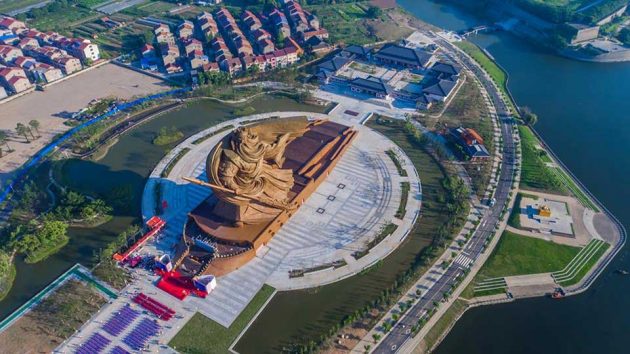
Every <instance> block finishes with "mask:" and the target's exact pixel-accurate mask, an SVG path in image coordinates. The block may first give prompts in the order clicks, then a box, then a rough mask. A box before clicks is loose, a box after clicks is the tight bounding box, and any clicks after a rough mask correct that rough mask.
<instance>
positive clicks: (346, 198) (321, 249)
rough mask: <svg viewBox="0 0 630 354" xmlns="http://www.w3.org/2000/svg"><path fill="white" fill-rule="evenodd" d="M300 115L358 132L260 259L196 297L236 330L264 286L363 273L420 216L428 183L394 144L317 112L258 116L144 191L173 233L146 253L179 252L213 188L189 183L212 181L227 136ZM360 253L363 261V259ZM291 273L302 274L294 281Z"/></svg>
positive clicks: (163, 166) (165, 169)
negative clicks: (208, 168)
mask: <svg viewBox="0 0 630 354" xmlns="http://www.w3.org/2000/svg"><path fill="white" fill-rule="evenodd" d="M296 116H307V117H309V118H312V119H331V120H335V121H337V122H338V123H341V124H345V125H349V126H350V125H354V128H355V129H356V130H358V132H359V134H358V136H357V138H356V139H355V140H354V141H353V142H352V145H351V147H350V148H349V149H348V150H347V151H346V153H345V154H344V155H343V156H342V157H341V159H340V161H339V163H338V164H337V166H336V167H335V168H334V169H333V171H332V172H331V173H330V175H329V176H328V177H327V178H326V180H325V181H324V182H323V183H322V184H321V185H320V186H319V187H318V188H317V190H316V191H315V192H314V193H313V194H311V196H310V197H309V198H308V199H307V200H306V202H305V203H304V204H303V205H302V206H301V207H300V208H299V209H298V211H297V212H296V213H295V214H294V215H293V216H292V217H291V218H290V219H289V221H288V222H286V224H285V225H283V226H282V228H281V229H280V230H279V231H278V233H277V234H276V235H275V236H274V237H273V239H272V240H271V241H270V242H269V243H268V244H267V245H265V246H262V247H261V248H260V249H258V250H257V254H256V257H255V258H254V259H253V260H251V261H250V262H248V263H247V264H246V265H244V266H242V267H241V268H239V269H237V270H235V271H233V272H231V273H229V274H227V275H225V276H222V277H219V279H218V286H217V288H216V289H215V290H214V291H213V292H212V293H211V294H210V295H209V296H208V298H206V299H197V298H191V299H190V300H191V301H194V302H195V306H198V307H199V310H200V311H201V312H203V313H204V314H205V315H207V316H208V317H210V318H212V319H214V320H216V321H217V322H219V323H222V324H228V325H229V323H231V321H232V320H233V319H234V318H235V317H236V316H237V315H238V314H239V313H240V310H242V308H244V307H245V305H247V303H248V302H249V300H250V299H251V297H253V296H254V295H255V294H256V292H257V291H258V290H259V289H260V287H262V285H263V284H264V283H267V284H269V285H271V286H273V287H275V288H276V289H278V290H291V289H304V288H310V287H316V286H320V285H324V284H328V283H332V282H335V281H338V280H340V279H343V278H346V277H349V276H352V275H354V274H356V273H358V272H360V271H362V270H363V269H365V268H366V267H369V266H370V265H372V264H374V263H375V262H377V261H378V260H380V259H382V258H384V257H386V256H387V255H388V254H389V253H391V252H392V251H393V250H394V249H396V247H398V245H399V244H400V243H401V242H402V241H403V240H404V238H405V237H406V236H407V234H408V232H409V230H410V229H411V226H412V225H413V223H414V221H415V219H416V217H417V215H418V212H419V210H420V205H421V184H420V181H419V178H418V174H417V172H416V171H415V169H414V167H413V165H412V163H411V161H410V160H409V158H408V157H407V156H406V155H405V154H404V153H403V152H402V151H401V150H400V149H399V148H398V147H397V146H396V145H395V144H394V143H393V142H392V141H390V140H389V139H387V138H385V137H384V136H382V135H380V134H378V133H377V132H375V131H373V130H372V129H369V128H367V127H364V126H362V125H358V124H353V123H352V122H349V121H344V120H338V119H332V117H330V116H327V115H324V114H317V113H310V112H274V113H268V114H260V115H253V116H248V117H244V118H240V119H237V120H232V121H229V122H225V123H223V124H220V125H217V126H215V127H212V128H209V129H207V130H205V131H202V132H200V133H198V134H196V135H194V136H192V137H190V138H188V139H187V140H186V141H184V142H182V143H181V144H179V145H178V146H177V147H176V148H174V149H173V150H172V151H171V152H169V154H167V156H165V157H164V159H163V160H162V161H161V162H160V163H159V164H158V165H157V166H156V168H155V170H154V171H153V173H152V174H151V176H150V178H149V181H148V182H147V185H146V187H145V190H144V195H143V201H142V203H143V204H142V211H143V216H144V218H145V220H146V218H149V217H151V216H152V215H154V213H155V209H156V206H158V205H165V206H166V208H165V209H164V210H163V212H162V214H161V217H162V218H164V219H165V220H166V221H167V228H166V231H165V232H164V235H162V236H161V237H160V239H159V240H158V241H156V242H153V243H151V244H149V245H148V246H146V247H145V249H144V252H149V253H156V254H159V253H171V254H172V253H173V251H174V247H175V245H176V244H177V243H178V242H179V240H180V237H181V234H182V230H183V226H184V223H185V222H186V219H187V214H188V213H189V212H190V211H191V210H193V209H194V208H195V207H197V206H198V205H199V204H200V203H201V202H203V201H204V200H205V199H206V198H208V197H209V196H210V195H211V193H212V191H211V189H209V188H206V187H203V186H199V185H196V184H192V183H190V182H187V181H185V180H183V179H182V177H194V178H197V179H200V180H204V181H205V180H207V178H206V172H205V163H206V157H207V155H208V153H209V152H210V151H211V149H212V148H213V147H214V146H215V145H216V144H217V143H218V142H219V141H220V140H221V139H222V138H223V137H224V136H225V135H226V134H228V133H229V132H230V131H231V130H232V129H234V128H236V127H237V126H239V125H240V124H246V123H250V122H252V121H255V120H260V119H268V118H270V117H280V119H282V118H289V117H296ZM388 150H391V151H393V152H394V154H395V155H396V159H397V160H398V161H399V162H400V165H401V166H402V168H404V169H405V170H406V172H407V176H404V177H403V176H401V175H400V174H399V172H398V169H397V167H396V165H395V163H394V161H393V159H392V158H391V157H390V156H388V155H387V154H386V153H385V152H386V151H388ZM402 183H409V187H410V188H409V193H408V196H407V201H406V207H405V209H406V212H405V214H404V216H403V217H402V218H397V217H396V213H397V211H398V209H399V207H400V205H401V197H402V188H401V184H402ZM157 185H159V187H158V186H157ZM158 198H159V199H158ZM403 204H404V203H403ZM387 225H389V226H388V227H387V229H389V230H391V229H394V228H395V230H394V232H393V233H391V234H390V235H389V236H387V237H385V238H384V239H383V240H382V241H380V242H378V243H377V244H376V245H375V246H373V247H371V248H369V251H368V244H369V243H370V242H371V241H373V240H374V239H375V238H378V237H379V235H381V234H382V230H383V229H384V228H385V227H386V226H387ZM394 225H395V227H394ZM372 243H375V242H372ZM366 251H367V252H366ZM357 253H362V256H361V257H357V256H356V255H357ZM290 272H291V273H292V274H293V275H295V274H298V275H299V276H290V275H289V274H290ZM187 300H188V299H187ZM217 305H220V306H217Z"/></svg>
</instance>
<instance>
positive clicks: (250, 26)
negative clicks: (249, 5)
mask: <svg viewBox="0 0 630 354" xmlns="http://www.w3.org/2000/svg"><path fill="white" fill-rule="evenodd" d="M241 20H242V21H243V23H244V24H245V26H247V30H248V31H249V32H253V31H255V30H257V29H260V28H262V23H261V22H260V19H259V18H258V17H257V16H256V15H254V13H253V12H251V11H249V10H245V11H243V14H242V15H241Z"/></svg>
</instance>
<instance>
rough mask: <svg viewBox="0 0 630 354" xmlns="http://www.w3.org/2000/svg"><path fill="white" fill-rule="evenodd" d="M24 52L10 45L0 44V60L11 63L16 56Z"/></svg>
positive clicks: (7, 63)
mask: <svg viewBox="0 0 630 354" xmlns="http://www.w3.org/2000/svg"><path fill="white" fill-rule="evenodd" d="M23 55H24V54H23V53H22V50H20V48H17V47H13V46H10V45H4V44H0V62H2V63H4V64H6V65H9V64H10V63H11V62H13V60H15V58H17V57H21V56H23Z"/></svg>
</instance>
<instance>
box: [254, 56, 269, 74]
mask: <svg viewBox="0 0 630 354" xmlns="http://www.w3.org/2000/svg"><path fill="white" fill-rule="evenodd" d="M254 65H256V66H257V67H258V71H260V72H265V71H267V59H266V58H265V56H264V55H257V56H255V57H254Z"/></svg>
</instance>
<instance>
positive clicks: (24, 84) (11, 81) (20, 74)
mask: <svg viewBox="0 0 630 354" xmlns="http://www.w3.org/2000/svg"><path fill="white" fill-rule="evenodd" d="M0 82H1V83H2V84H3V85H4V87H5V88H7V89H8V90H9V91H11V92H13V93H20V92H24V91H26V90H28V89H30V88H31V87H33V85H32V84H31V82H30V81H29V80H28V79H27V78H26V73H25V72H24V70H23V69H21V68H17V67H7V68H2V69H0Z"/></svg>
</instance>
